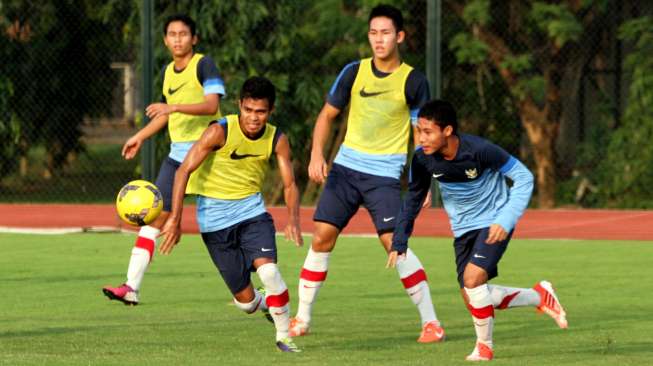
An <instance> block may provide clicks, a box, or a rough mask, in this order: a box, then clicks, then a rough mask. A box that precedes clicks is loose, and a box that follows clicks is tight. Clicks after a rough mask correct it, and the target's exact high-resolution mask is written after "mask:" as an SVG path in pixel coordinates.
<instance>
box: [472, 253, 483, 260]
mask: <svg viewBox="0 0 653 366" xmlns="http://www.w3.org/2000/svg"><path fill="white" fill-rule="evenodd" d="M474 258H483V259H485V257H484V256H482V255H478V254H474Z"/></svg>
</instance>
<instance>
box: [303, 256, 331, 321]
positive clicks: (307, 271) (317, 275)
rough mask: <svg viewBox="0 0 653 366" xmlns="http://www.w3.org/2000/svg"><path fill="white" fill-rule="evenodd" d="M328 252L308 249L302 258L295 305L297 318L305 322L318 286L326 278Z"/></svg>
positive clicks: (311, 308) (309, 313)
mask: <svg viewBox="0 0 653 366" xmlns="http://www.w3.org/2000/svg"><path fill="white" fill-rule="evenodd" d="M330 255H331V253H330V252H326V253H321V252H314V251H313V249H311V248H309V249H308V254H307V255H306V259H305V260H304V267H303V268H302V272H301V274H300V275H299V290H298V291H297V293H298V294H299V305H298V307H297V318H299V319H301V320H302V321H304V322H305V323H306V324H308V323H310V321H311V312H312V310H313V303H314V302H315V298H316V297H317V293H318V292H319V291H320V287H322V284H323V283H324V280H326V276H327V271H328V268H329V256H330Z"/></svg>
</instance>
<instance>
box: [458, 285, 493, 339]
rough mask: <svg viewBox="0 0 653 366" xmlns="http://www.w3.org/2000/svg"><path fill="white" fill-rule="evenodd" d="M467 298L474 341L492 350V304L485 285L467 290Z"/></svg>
mask: <svg viewBox="0 0 653 366" xmlns="http://www.w3.org/2000/svg"><path fill="white" fill-rule="evenodd" d="M465 292H466V293H467V296H468V297H469V312H470V313H472V319H473V320H474V329H475V330H476V341H477V342H481V343H483V344H485V345H486V346H488V347H490V349H491V348H492V329H493V328H494V304H493V303H492V297H491V296H490V290H489V288H488V285H487V284H482V285H480V286H478V287H474V288H467V287H465Z"/></svg>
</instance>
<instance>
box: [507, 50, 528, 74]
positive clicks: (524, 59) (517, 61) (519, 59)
mask: <svg viewBox="0 0 653 366" xmlns="http://www.w3.org/2000/svg"><path fill="white" fill-rule="evenodd" d="M500 66H501V67H503V68H505V69H508V70H510V71H512V72H514V73H517V74H519V73H522V72H525V71H528V70H530V69H531V68H532V67H533V56H532V55H531V54H528V53H526V54H521V55H516V56H515V55H507V56H506V57H504V59H503V61H502V62H501V65H500Z"/></svg>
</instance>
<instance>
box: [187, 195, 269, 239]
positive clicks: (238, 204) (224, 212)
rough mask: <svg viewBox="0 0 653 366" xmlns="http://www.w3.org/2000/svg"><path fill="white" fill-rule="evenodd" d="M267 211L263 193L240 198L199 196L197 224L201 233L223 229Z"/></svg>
mask: <svg viewBox="0 0 653 366" xmlns="http://www.w3.org/2000/svg"><path fill="white" fill-rule="evenodd" d="M265 212H266V210H265V205H264V203H263V196H262V195H261V193H256V194H253V195H251V196H249V197H246V198H243V199H240V200H221V199H217V198H210V197H205V196H197V224H198V226H199V228H200V232H201V233H210V232H213V231H218V230H222V229H225V228H228V227H230V226H233V225H236V224H237V223H239V222H242V221H245V220H247V219H251V218H252V217H255V216H258V215H260V214H262V213H265Z"/></svg>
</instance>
